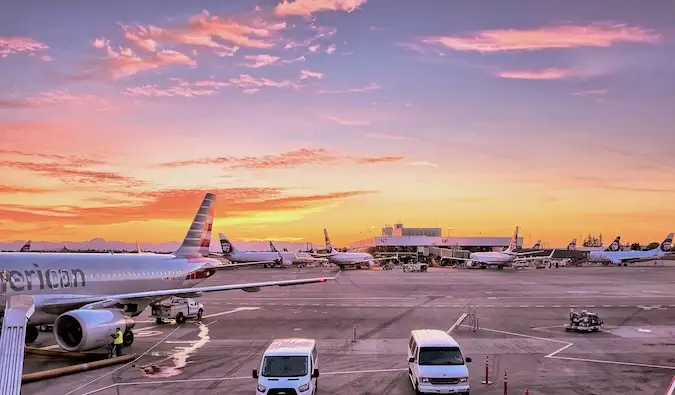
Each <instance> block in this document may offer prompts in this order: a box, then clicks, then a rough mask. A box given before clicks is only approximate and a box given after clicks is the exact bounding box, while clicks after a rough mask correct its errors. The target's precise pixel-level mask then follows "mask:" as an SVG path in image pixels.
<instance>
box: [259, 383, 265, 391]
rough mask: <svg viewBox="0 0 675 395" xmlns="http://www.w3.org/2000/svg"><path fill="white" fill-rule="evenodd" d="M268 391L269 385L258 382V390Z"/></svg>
mask: <svg viewBox="0 0 675 395" xmlns="http://www.w3.org/2000/svg"><path fill="white" fill-rule="evenodd" d="M265 391H267V387H265V386H264V385H262V384H258V392H265Z"/></svg>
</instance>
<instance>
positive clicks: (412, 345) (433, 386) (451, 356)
mask: <svg viewBox="0 0 675 395" xmlns="http://www.w3.org/2000/svg"><path fill="white" fill-rule="evenodd" d="M469 362H471V358H469V357H467V358H464V356H463V355H462V351H461V349H460V347H459V344H458V343H457V342H456V341H455V339H453V337H452V336H450V335H448V334H447V333H446V332H445V331H442V330H438V329H419V330H414V331H411V332H410V340H409V342H408V376H409V377H410V382H411V383H412V386H413V389H415V391H416V392H417V393H418V394H423V393H432V394H462V395H469V391H470V386H469V370H468V369H467V367H466V364H467V363H469Z"/></svg>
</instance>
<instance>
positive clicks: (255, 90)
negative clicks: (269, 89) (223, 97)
mask: <svg viewBox="0 0 675 395" xmlns="http://www.w3.org/2000/svg"><path fill="white" fill-rule="evenodd" d="M259 90H260V89H258V88H249V89H244V90H243V91H242V92H243V93H246V94H247V95H252V94H254V93H256V92H258V91H259Z"/></svg>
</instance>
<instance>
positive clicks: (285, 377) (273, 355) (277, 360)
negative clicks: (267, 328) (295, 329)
mask: <svg viewBox="0 0 675 395" xmlns="http://www.w3.org/2000/svg"><path fill="white" fill-rule="evenodd" d="M258 372H260V373H258ZM253 378H254V379H257V380H258V387H257V388H256V395H301V394H302V395H305V394H306V395H314V394H315V393H316V391H317V389H318V385H319V380H318V379H319V359H318V354H317V351H316V341H315V340H314V339H298V338H293V339H276V340H274V341H272V343H271V344H270V345H269V347H267V350H265V353H264V354H263V357H262V361H260V371H258V370H256V369H254V370H253Z"/></svg>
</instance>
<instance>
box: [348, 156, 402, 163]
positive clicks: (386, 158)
mask: <svg viewBox="0 0 675 395" xmlns="http://www.w3.org/2000/svg"><path fill="white" fill-rule="evenodd" d="M403 159H405V157H403V156H380V157H373V158H359V159H358V160H357V162H358V163H363V164H371V163H386V162H399V161H402V160H403Z"/></svg>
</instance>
